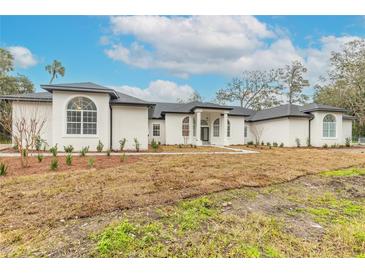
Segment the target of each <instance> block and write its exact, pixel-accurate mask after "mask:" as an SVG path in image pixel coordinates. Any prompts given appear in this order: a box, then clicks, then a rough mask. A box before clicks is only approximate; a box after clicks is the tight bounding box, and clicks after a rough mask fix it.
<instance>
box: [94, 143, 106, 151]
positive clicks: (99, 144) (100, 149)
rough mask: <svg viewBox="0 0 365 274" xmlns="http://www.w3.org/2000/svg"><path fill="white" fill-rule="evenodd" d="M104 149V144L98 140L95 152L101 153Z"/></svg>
mask: <svg viewBox="0 0 365 274" xmlns="http://www.w3.org/2000/svg"><path fill="white" fill-rule="evenodd" d="M103 149H104V144H103V143H102V142H101V141H100V140H99V143H98V145H97V146H96V151H97V152H102V151H103Z"/></svg>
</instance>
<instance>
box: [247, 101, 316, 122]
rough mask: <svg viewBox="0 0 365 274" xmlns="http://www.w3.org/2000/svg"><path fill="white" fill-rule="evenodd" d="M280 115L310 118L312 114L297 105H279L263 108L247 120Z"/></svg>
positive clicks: (266, 118)
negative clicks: (301, 109)
mask: <svg viewBox="0 0 365 274" xmlns="http://www.w3.org/2000/svg"><path fill="white" fill-rule="evenodd" d="M282 117H303V118H310V117H312V115H310V114H307V113H304V112H302V111H300V106H297V105H289V104H286V105H281V106H278V107H273V108H269V109H264V110H260V111H257V112H255V113H254V114H252V115H251V116H250V117H249V118H248V119H247V121H252V122H256V121H262V120H269V119H275V118H282Z"/></svg>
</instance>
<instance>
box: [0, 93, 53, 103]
mask: <svg viewBox="0 0 365 274" xmlns="http://www.w3.org/2000/svg"><path fill="white" fill-rule="evenodd" d="M0 100H8V101H28V102H52V93H49V92H35V93H24V94H12V95H4V96H0Z"/></svg>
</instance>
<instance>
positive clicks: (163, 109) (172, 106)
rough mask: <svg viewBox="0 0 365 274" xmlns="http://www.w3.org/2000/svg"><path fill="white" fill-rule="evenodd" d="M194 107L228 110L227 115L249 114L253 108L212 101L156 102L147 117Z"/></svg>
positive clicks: (155, 116)
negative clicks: (224, 104)
mask: <svg viewBox="0 0 365 274" xmlns="http://www.w3.org/2000/svg"><path fill="white" fill-rule="evenodd" d="M196 108H203V109H204V108H208V109H222V110H229V111H230V113H229V115H236V116H249V115H251V114H252V112H253V110H251V109H247V108H241V107H238V106H222V105H218V104H214V103H204V102H190V103H162V102H156V103H155V106H154V107H153V108H151V109H150V112H149V117H150V118H152V119H160V118H163V115H164V114H165V113H193V112H194V109H196Z"/></svg>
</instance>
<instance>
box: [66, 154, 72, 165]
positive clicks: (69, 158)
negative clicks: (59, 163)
mask: <svg viewBox="0 0 365 274" xmlns="http://www.w3.org/2000/svg"><path fill="white" fill-rule="evenodd" d="M72 159H73V157H72V155H71V154H67V155H66V165H68V166H71V165H72Z"/></svg>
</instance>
